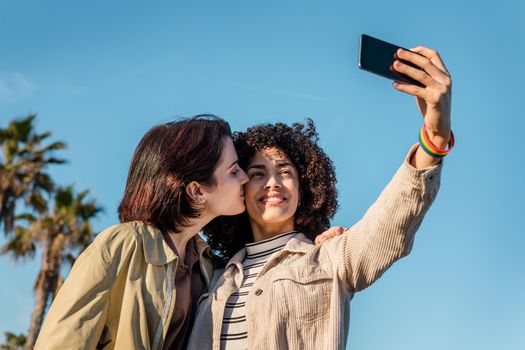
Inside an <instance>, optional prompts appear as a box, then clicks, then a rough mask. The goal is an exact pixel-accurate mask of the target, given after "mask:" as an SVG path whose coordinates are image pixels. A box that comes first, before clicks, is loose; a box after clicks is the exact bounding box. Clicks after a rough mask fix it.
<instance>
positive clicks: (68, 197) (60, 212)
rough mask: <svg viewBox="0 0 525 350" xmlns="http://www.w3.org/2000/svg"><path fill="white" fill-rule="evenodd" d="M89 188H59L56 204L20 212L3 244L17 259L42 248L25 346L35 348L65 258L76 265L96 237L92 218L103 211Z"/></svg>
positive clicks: (60, 277)
mask: <svg viewBox="0 0 525 350" xmlns="http://www.w3.org/2000/svg"><path fill="white" fill-rule="evenodd" d="M88 193H89V191H87V190H86V191H83V192H80V193H78V194H75V193H74V190H73V186H68V187H57V188H56V190H55V191H54V193H53V199H54V207H53V209H52V210H51V211H47V212H44V213H41V214H40V216H39V217H34V216H33V215H31V214H25V215H19V216H17V217H16V218H17V219H18V220H17V222H21V221H27V222H28V224H27V225H24V226H20V225H17V226H16V228H15V235H14V236H13V237H12V238H11V239H10V240H8V242H7V243H6V244H5V245H4V246H3V247H2V249H1V253H2V254H6V253H10V254H12V256H13V257H14V258H15V259H18V258H21V257H28V256H29V257H30V256H33V255H34V252H35V246H36V245H39V246H41V247H42V267H41V269H40V272H39V273H38V276H37V278H36V281H35V285H34V289H35V298H36V301H35V308H34V310H33V315H32V317H31V324H30V327H29V333H28V336H27V342H26V344H25V349H33V347H34V345H35V342H36V338H37V336H38V333H39V332H40V328H41V326H42V321H43V318H44V314H45V312H46V310H47V308H48V306H49V305H50V304H51V302H52V301H53V299H54V297H55V296H56V294H57V292H58V290H59V289H60V286H61V285H62V281H63V278H62V274H61V269H62V266H63V262H64V260H65V261H66V263H69V264H71V265H72V264H73V262H74V260H75V258H76V256H77V255H78V253H79V252H80V251H82V250H83V249H84V248H85V247H87V245H88V244H89V243H90V242H91V241H92V239H93V237H94V232H93V228H92V225H91V222H90V220H92V219H93V218H95V217H96V216H97V214H98V213H99V212H100V211H101V210H102V208H101V207H99V206H98V205H97V204H96V201H95V200H87V199H86V197H87V195H88Z"/></svg>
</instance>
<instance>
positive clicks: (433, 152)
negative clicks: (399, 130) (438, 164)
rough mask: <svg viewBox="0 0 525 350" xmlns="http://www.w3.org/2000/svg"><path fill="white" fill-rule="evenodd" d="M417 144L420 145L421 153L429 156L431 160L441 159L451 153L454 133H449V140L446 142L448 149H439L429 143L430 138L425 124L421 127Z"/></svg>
mask: <svg viewBox="0 0 525 350" xmlns="http://www.w3.org/2000/svg"><path fill="white" fill-rule="evenodd" d="M419 144H420V145H421V148H423V151H425V152H426V153H427V154H428V155H429V156H431V157H433V158H443V157H444V156H446V155H447V154H449V153H450V151H452V148H454V133H453V132H452V130H451V131H450V140H449V141H448V148H447V149H440V148H437V147H436V146H434V144H433V143H432V142H430V138H429V137H428V133H427V128H426V126H425V124H423V126H422V127H421V130H420V131H419Z"/></svg>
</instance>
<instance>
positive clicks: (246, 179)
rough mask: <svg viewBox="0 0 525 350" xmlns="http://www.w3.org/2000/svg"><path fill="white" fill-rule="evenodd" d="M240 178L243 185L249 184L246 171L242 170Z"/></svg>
mask: <svg viewBox="0 0 525 350" xmlns="http://www.w3.org/2000/svg"><path fill="white" fill-rule="evenodd" d="M240 178H241V184H242V185H244V184H246V183H247V182H248V180H249V179H248V175H246V173H245V172H244V170H242V169H241V174H240Z"/></svg>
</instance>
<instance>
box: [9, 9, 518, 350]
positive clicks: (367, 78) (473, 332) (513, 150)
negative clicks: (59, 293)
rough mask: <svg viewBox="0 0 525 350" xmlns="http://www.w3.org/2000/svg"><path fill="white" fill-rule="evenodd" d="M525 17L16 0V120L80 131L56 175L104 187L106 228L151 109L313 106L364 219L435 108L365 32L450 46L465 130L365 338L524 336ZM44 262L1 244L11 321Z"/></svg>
mask: <svg viewBox="0 0 525 350" xmlns="http://www.w3.org/2000/svg"><path fill="white" fill-rule="evenodd" d="M524 18H525V3H524V2H523V1H520V0H502V1H498V2H497V3H496V2H480V1H473V0H468V1H452V0H444V1H440V2H423V1H407V0H400V1H395V2H394V1H360V2H357V1H324V2H321V1H288V2H283V1H264V2H247V1H221V2H211V1H209V2H204V1H194V2H187V1H185V2H182V1H172V2H155V3H154V4H152V3H150V4H145V3H142V2H138V1H133V2H132V1H125V2H124V1H122V2H118V1H113V2H102V1H91V2H89V3H77V4H72V3H71V2H67V1H54V2H44V1H23V2H22V1H17V2H15V1H1V2H0V123H1V125H2V126H5V125H6V124H7V122H8V121H9V120H10V119H12V118H14V117H18V116H23V115H26V114H27V113H29V112H36V113H38V122H37V127H38V130H40V131H44V130H51V131H53V133H54V136H55V139H57V140H63V141H65V142H66V143H67V144H68V145H69V149H68V150H67V151H65V152H63V153H62V154H63V156H64V157H66V158H68V159H69V161H70V163H69V164H68V165H65V166H60V167H55V168H53V169H52V171H51V172H52V175H53V176H54V177H55V178H56V181H57V182H58V183H59V184H63V185H67V184H74V185H75V186H76V188H77V190H81V189H85V188H89V189H90V190H91V192H92V195H93V197H94V198H96V199H97V200H98V201H99V203H100V204H102V205H103V206H104V208H105V212H104V214H103V215H101V216H100V218H99V220H97V221H96V222H95V226H96V228H97V230H99V231H100V230H103V229H104V228H105V227H107V226H109V225H112V224H114V223H116V222H117V216H116V207H117V205H118V202H119V199H120V197H121V195H122V192H123V189H124V183H125V179H126V174H127V167H128V164H129V161H130V157H131V154H132V152H133V149H134V148H135V146H136V144H137V142H138V141H139V139H140V137H141V136H142V135H143V134H144V133H145V132H146V130H147V129H148V128H150V127H151V126H153V125H155V124H157V123H161V122H166V121H169V120H172V119H174V118H176V117H179V116H188V115H192V114H196V113H203V112H209V113H215V114H218V115H220V116H222V117H224V118H226V119H227V120H229V121H230V123H231V125H232V128H233V129H236V130H242V129H245V128H246V127H248V126H250V125H253V124H256V123H260V122H276V121H284V122H289V123H291V122H295V121H302V120H304V118H306V117H311V118H313V119H314V120H315V122H316V124H317V127H318V130H319V133H320V143H321V145H322V146H323V148H324V149H325V151H326V152H327V153H328V154H329V155H330V156H331V157H332V159H333V161H334V163H335V165H336V170H337V174H338V180H339V183H338V189H339V196H340V204H341V209H340V210H339V213H338V214H337V216H336V218H335V220H334V222H333V223H334V224H337V225H342V226H350V225H351V224H352V223H354V222H355V221H356V220H357V219H359V217H360V216H361V215H362V214H363V213H364V211H365V210H366V209H367V208H368V206H369V205H370V204H371V203H372V202H373V201H374V199H375V198H376V197H377V195H378V194H379V193H380V191H381V189H382V188H383V187H384V185H385V184H386V183H387V182H388V180H389V179H390V178H391V176H392V175H393V174H394V172H395V170H396V169H397V167H398V166H399V165H400V164H401V162H402V160H403V158H404V156H405V154H406V152H407V151H408V149H409V147H410V146H411V145H412V144H413V143H415V142H416V141H417V133H418V130H419V127H420V125H421V118H420V116H419V114H418V111H417V108H416V105H415V101H414V100H413V98H412V97H410V96H407V95H404V94H401V93H399V92H397V91H395V90H394V89H393V88H392V87H391V85H390V83H389V82H388V81H387V80H385V79H382V78H380V77H376V76H373V75H371V74H368V73H365V72H363V71H360V70H359V69H358V68H357V49H358V42H359V35H360V34H362V33H367V34H370V35H372V36H376V37H379V38H383V39H384V40H387V41H390V42H394V43H397V44H399V45H402V46H406V47H413V46H416V45H419V44H421V45H427V46H430V47H433V48H436V49H438V50H439V51H440V53H441V55H442V57H443V58H444V60H445V63H446V64H447V67H448V68H449V70H450V72H451V73H452V77H453V81H454V87H453V114H452V123H453V130H454V133H455V135H456V141H457V145H456V148H455V150H454V151H453V152H452V154H451V155H450V156H449V157H448V158H447V159H446V164H445V168H444V171H443V178H442V188H441V192H440V193H439V195H438V198H437V200H436V202H435V204H434V206H433V207H432V209H431V211H430V212H429V214H428V215H427V217H426V219H425V221H424V223H423V225H422V226H421V228H420V230H419V233H418V235H417V237H416V242H415V245H414V249H413V252H412V254H411V255H410V256H409V257H407V258H405V259H403V260H401V261H400V262H399V263H397V264H396V265H394V266H393V267H392V268H391V270H389V271H388V272H387V273H386V274H385V275H384V276H383V277H382V278H381V279H380V280H378V281H377V283H375V284H374V285H373V286H371V287H370V288H368V289H367V290H365V291H363V292H361V293H359V294H357V295H356V297H355V298H354V300H353V301H352V307H351V326H350V336H349V348H351V349H367V350H368V349H406V350H408V349H495V348H500V349H523V348H524V347H525V333H524V332H523V329H525V298H524V295H525V293H524V289H525V273H524V272H523V271H524V267H525V257H524V254H523V252H522V251H523V247H524V246H525V238H524V229H523V227H522V220H523V214H524V212H525V210H524V209H525V205H524V204H523V196H524V194H525V190H524V185H523V180H521V179H522V176H523V175H522V173H523V171H524V170H525V169H524V166H523V161H522V158H523V157H522V154H521V153H520V151H519V150H520V149H521V148H520V147H523V146H522V142H519V140H520V138H521V136H522V132H523V130H524V129H525V121H524V120H525V118H524V117H523V109H522V108H521V107H522V105H521V103H523V102H520V101H523V91H524V90H523V81H525V69H524V68H523V67H524V63H523V62H525V46H524V44H523V38H524V37H525V25H524V24H523V23H524V21H523V19H524ZM3 242H4V239H3V238H0V243H3ZM40 263H41V260H40V258H39V257H38V256H37V257H36V258H35V260H33V261H28V262H26V263H25V264H18V265H15V264H14V263H13V262H12V261H11V260H10V259H9V258H8V257H7V256H2V257H0V279H1V280H2V281H4V284H3V285H4V287H3V288H1V290H0V301H1V304H2V306H1V312H0V337H2V333H3V332H5V331H14V332H22V331H26V328H27V326H28V324H29V318H30V314H31V311H32V307H33V296H32V285H33V281H34V278H35V277H36V272H37V270H38V268H39V265H40Z"/></svg>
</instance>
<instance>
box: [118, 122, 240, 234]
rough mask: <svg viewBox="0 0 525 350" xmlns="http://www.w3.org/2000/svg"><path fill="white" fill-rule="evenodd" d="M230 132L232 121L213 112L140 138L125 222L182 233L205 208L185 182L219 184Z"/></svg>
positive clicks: (125, 202) (129, 181) (124, 201)
mask: <svg viewBox="0 0 525 350" xmlns="http://www.w3.org/2000/svg"><path fill="white" fill-rule="evenodd" d="M227 137H231V129H230V126H229V124H228V123H227V122H226V121H225V120H223V119H221V118H219V117H217V116H215V115H212V114H199V115H196V116H194V117H191V118H184V119H178V120H176V121H174V122H170V123H166V124H161V125H157V126H155V127H153V128H152V129H150V130H149V131H148V132H147V133H146V134H145V135H144V137H143V138H142V140H140V143H139V144H138V146H137V148H136V149H135V152H134V154H133V158H132V159H131V165H130V167H129V173H128V179H127V182H126V190H125V192H124V197H123V198H122V201H121V202H120V205H119V208H118V212H119V218H120V221H121V222H127V221H134V220H140V221H144V222H147V223H150V224H153V225H155V226H156V227H157V228H159V229H160V230H161V231H163V232H180V228H181V227H184V226H188V225H189V224H190V223H191V219H192V218H196V217H198V216H199V214H200V213H201V209H200V208H199V207H198V206H197V205H196V204H195V203H193V202H192V201H191V199H190V198H189V196H188V195H187V193H186V186H187V185H188V184H189V183H190V182H191V181H197V182H199V183H201V184H204V185H206V186H215V185H216V183H215V179H214V177H213V172H214V171H215V169H216V168H217V166H218V165H219V163H220V161H221V156H222V148H223V146H224V142H225V140H226V138H227Z"/></svg>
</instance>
